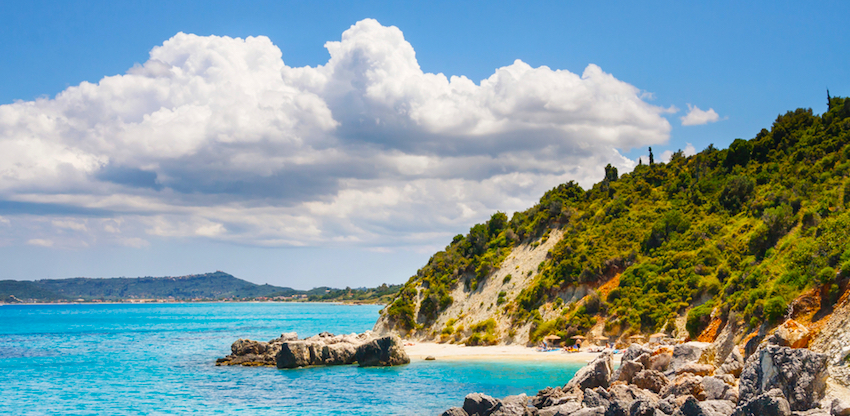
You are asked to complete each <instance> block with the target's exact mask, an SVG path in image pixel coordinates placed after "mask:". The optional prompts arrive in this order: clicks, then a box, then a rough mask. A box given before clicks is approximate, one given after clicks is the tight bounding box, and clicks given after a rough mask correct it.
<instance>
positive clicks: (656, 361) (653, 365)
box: [649, 352, 673, 373]
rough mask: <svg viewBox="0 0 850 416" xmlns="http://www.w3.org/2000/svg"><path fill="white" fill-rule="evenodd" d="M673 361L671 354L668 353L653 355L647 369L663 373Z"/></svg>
mask: <svg viewBox="0 0 850 416" xmlns="http://www.w3.org/2000/svg"><path fill="white" fill-rule="evenodd" d="M672 360H673V353H670V352H662V353H660V354H655V355H653V356H652V358H650V360H649V369H650V370H655V371H660V372H662V373H663V372H665V371H667V369H668V368H669V367H670V362H671V361H672Z"/></svg>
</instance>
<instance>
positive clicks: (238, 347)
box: [230, 338, 269, 355]
mask: <svg viewBox="0 0 850 416" xmlns="http://www.w3.org/2000/svg"><path fill="white" fill-rule="evenodd" d="M268 346H269V344H268V343H267V342H263V341H254V340H250V339H242V338H239V339H238V340H236V342H234V343H233V345H231V346H230V352H232V353H233V355H248V354H256V355H259V354H262V353H264V352H266V348H268Z"/></svg>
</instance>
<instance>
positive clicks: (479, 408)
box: [463, 393, 500, 416]
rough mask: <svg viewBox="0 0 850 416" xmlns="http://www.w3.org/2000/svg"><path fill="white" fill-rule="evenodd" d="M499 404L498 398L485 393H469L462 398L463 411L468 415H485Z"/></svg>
mask: <svg viewBox="0 0 850 416" xmlns="http://www.w3.org/2000/svg"><path fill="white" fill-rule="evenodd" d="M499 404H500V402H499V400H498V399H495V398H493V397H490V396H488V395H486V394H481V393H470V394H467V395H466V397H465V398H464V399H463V411H465V412H466V414H468V415H469V416H487V415H489V414H490V412H491V411H492V410H493V409H495V408H496V406H498V405H499Z"/></svg>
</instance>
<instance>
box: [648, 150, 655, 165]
mask: <svg viewBox="0 0 850 416" xmlns="http://www.w3.org/2000/svg"><path fill="white" fill-rule="evenodd" d="M654 164H655V158H654V157H653V156H652V148H651V147H650V148H649V165H650V166H652V165H654Z"/></svg>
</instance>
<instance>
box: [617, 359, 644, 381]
mask: <svg viewBox="0 0 850 416" xmlns="http://www.w3.org/2000/svg"><path fill="white" fill-rule="evenodd" d="M641 371H643V364H641V363H639V362H636V361H628V360H624V361H622V364H621V365H620V368H619V370H618V372H619V374H618V377H617V380H620V381H625V382H626V383H631V382H632V378H633V377H634V376H635V374H637V373H639V372H641Z"/></svg>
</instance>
